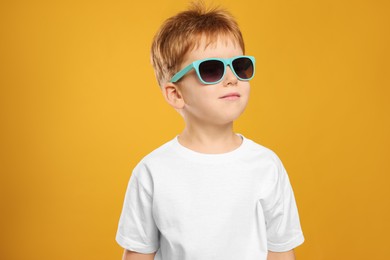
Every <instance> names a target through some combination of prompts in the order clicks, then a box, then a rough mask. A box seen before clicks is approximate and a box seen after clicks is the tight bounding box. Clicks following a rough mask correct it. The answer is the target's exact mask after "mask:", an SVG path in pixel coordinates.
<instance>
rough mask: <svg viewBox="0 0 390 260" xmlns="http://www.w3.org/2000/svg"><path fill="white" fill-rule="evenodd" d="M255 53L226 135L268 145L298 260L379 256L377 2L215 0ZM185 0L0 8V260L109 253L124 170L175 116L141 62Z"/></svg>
mask: <svg viewBox="0 0 390 260" xmlns="http://www.w3.org/2000/svg"><path fill="white" fill-rule="evenodd" d="M214 3H222V4H223V6H225V7H226V8H228V9H229V10H230V11H231V12H232V13H233V14H234V15H235V17H236V18H237V20H238V22H239V24H240V26H241V28H242V31H243V34H244V38H245V41H246V46H247V54H250V55H253V56H255V57H256V58H257V72H256V73H257V74H256V77H255V79H254V80H253V81H252V83H251V86H252V90H251V100H250V102H249V105H248V108H247V110H246V111H245V113H244V114H243V115H242V117H241V118H240V119H239V120H238V121H237V122H236V124H235V130H236V132H239V133H242V134H244V135H245V136H247V137H248V138H250V139H253V140H254V141H256V142H258V143H260V144H263V145H264V146H267V147H269V148H271V149H272V150H274V151H275V152H276V153H277V154H278V155H279V157H280V158H281V159H282V161H283V163H284V165H285V167H286V169H287V171H288V173H289V176H290V180H291V182H292V185H293V188H294V191H295V196H296V200H297V203H298V208H299V212H300V217H301V224H302V228H303V231H304V234H305V238H306V242H305V243H304V244H303V245H302V246H300V247H298V248H297V249H296V254H297V256H298V259H306V260H313V259H315V260H317V259H324V260H325V259H326V260H328V259H332V260H338V259H340V260H344V259H354V260H360V259H362V260H363V259H388V253H387V251H388V250H387V248H388V245H389V242H390V241H389V233H390V228H389V226H390V225H389V219H390V213H389V198H390V189H389V179H390V178H389V174H390V171H389V169H390V167H389V152H388V151H389V148H388V147H389V146H390V139H389V133H390V124H389V112H390V111H389V110H390V104H389V93H390V91H389V88H390V80H389V67H390V66H389V60H390V55H389V46H390V42H389V25H390V19H389V17H390V16H389V7H390V6H389V2H388V1H373V0H370V1H369V0H365V1H346V0H342V1H340V0H322V1H309V0H306V1H304V0H298V1H287V0H286V1H255V0H252V1H244V2H242V1H236V0H229V1H222V0H221V1H214ZM186 6H187V1H177V0H165V1H2V2H1V3H0V33H1V41H0V64H1V65H0V86H1V88H0V91H1V92H0V108H1V110H0V120H1V130H0V131H1V139H0V141H1V144H0V147H1V157H0V158H1V164H0V165H1V166H0V167H1V168H0V171H1V175H0V176H1V177H0V183H1V189H0V203H1V204H0V206H1V214H0V223H1V232H0V236H1V237H0V239H1V240H0V258H1V259H6V260H16V259H34V260H35V259H37V260H38V259H39V260H44V259H58V260H62V259H63V260H65V259H66V260H69V259H72V260H76V259H102V260H103V259H120V257H121V255H122V249H121V248H120V247H119V246H118V245H117V244H116V242H115V240H114V239H115V232H116V228H117V223H118V220H119V215H120V212H121V208H122V203H123V197H124V192H125V189H126V185H127V182H128V179H129V177H130V174H131V170H132V169H133V167H134V166H135V164H136V163H137V162H138V161H139V160H140V159H141V158H142V157H143V156H144V155H146V154H147V153H149V152H150V151H152V150H153V149H155V148H156V147H158V146H160V145H161V144H163V143H164V142H166V141H168V140H170V139H171V138H173V137H174V136H175V135H176V134H177V133H179V132H180V131H181V129H182V127H183V122H182V119H181V117H180V116H179V115H178V114H177V113H176V112H175V111H174V110H173V109H172V108H171V107H169V105H168V104H167V103H166V102H165V101H164V100H163V98H162V95H161V94H160V92H159V88H158V86H157V83H156V80H155V78H154V74H153V70H152V67H151V65H150V63H149V48H150V44H151V40H152V37H153V35H154V33H155V32H156V30H157V29H158V27H159V26H160V24H161V23H162V21H163V20H165V19H166V18H167V17H169V16H171V15H173V14H175V13H176V12H178V11H181V10H183V9H185V8H186Z"/></svg>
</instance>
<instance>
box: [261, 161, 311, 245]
mask: <svg viewBox="0 0 390 260" xmlns="http://www.w3.org/2000/svg"><path fill="white" fill-rule="evenodd" d="M274 169H275V174H274V180H273V181H272V182H271V184H270V185H269V186H268V189H267V192H266V196H265V198H263V210H264V217H265V221H266V228H267V245H268V250H269V251H272V252H285V251H289V250H291V249H293V248H295V247H297V246H299V245H301V244H302V243H303V242H304V236H303V232H302V229H301V225H300V220H299V214H298V209H297V205H296V201H295V197H294V192H293V189H292V187H291V184H290V180H289V177H288V175H287V172H286V170H285V168H284V166H283V164H282V162H281V161H280V160H279V158H278V157H277V156H276V155H275V167H274Z"/></svg>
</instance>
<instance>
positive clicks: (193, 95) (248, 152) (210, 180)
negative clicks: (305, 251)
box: [116, 4, 304, 260]
mask: <svg viewBox="0 0 390 260" xmlns="http://www.w3.org/2000/svg"><path fill="white" fill-rule="evenodd" d="M244 51H245V49H244V42H243V39H242V35H241V32H240V30H239V28H238V25H237V23H236V22H235V21H234V19H233V17H232V16H231V15H230V14H229V13H228V12H226V11H224V10H221V9H214V10H206V9H205V8H204V7H203V5H201V4H198V5H194V6H193V7H192V8H191V9H190V10H188V11H184V12H181V13H179V14H177V15H176V16H174V17H171V18H169V19H168V20H167V21H166V22H165V23H164V24H163V25H162V27H161V29H160V30H159V32H158V33H157V34H156V36H155V38H154V40H153V44H152V51H151V52H152V54H151V58H152V64H153V67H154V69H155V73H156V77H157V80H158V82H159V85H160V87H161V90H162V93H163V96H164V97H165V99H166V101H167V102H168V103H169V104H170V105H171V106H172V107H173V108H175V109H176V110H177V111H178V112H179V113H180V115H182V116H183V118H184V121H185V128H184V130H183V131H182V133H181V134H180V135H177V136H176V137H175V138H173V139H172V140H171V141H169V142H167V143H165V144H164V145H162V146H160V147H159V148H157V149H156V150H154V151H153V152H151V153H150V154H148V155H147V156H145V157H144V158H143V159H142V160H141V161H140V162H139V163H138V164H137V166H136V167H135V168H134V170H133V173H132V176H131V178H130V181H129V184H128V188H127V192H126V196H125V201H124V205H123V210H122V214H121V217H120V220H119V225H118V231H117V236H116V240H117V242H118V243H119V244H120V245H121V246H122V247H124V248H125V252H124V255H123V259H126V260H142V259H143V260H147V259H149V260H152V259H156V260H266V259H268V260H271V259H286V260H290V259H295V256H294V251H293V249H294V248H295V247H297V246H298V245H300V244H302V243H303V241H304V237H303V233H302V230H301V226H300V222H299V216H298V210H297V207H296V203H295V199H294V194H293V190H292V188H291V185H290V182H289V178H288V175H287V173H286V171H285V169H284V167H283V165H282V163H281V161H280V160H279V158H278V157H277V155H276V154H275V153H274V152H272V151H271V150H269V149H267V148H265V147H263V146H261V145H259V144H256V143H255V142H253V141H251V140H250V139H247V138H246V137H244V136H243V135H241V134H237V133H234V132H233V121H234V120H235V119H237V118H238V117H239V116H240V114H241V113H242V112H243V111H244V109H245V107H246V105H247V102H248V98H249V90H250V87H249V80H250V79H252V78H253V76H254V70H255V60H254V58H253V57H251V56H244Z"/></svg>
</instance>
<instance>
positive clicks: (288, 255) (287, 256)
mask: <svg viewBox="0 0 390 260" xmlns="http://www.w3.org/2000/svg"><path fill="white" fill-rule="evenodd" d="M267 260H295V254H294V249H292V250H290V251H287V252H271V251H268V257H267Z"/></svg>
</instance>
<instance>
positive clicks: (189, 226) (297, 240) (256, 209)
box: [116, 134, 304, 260]
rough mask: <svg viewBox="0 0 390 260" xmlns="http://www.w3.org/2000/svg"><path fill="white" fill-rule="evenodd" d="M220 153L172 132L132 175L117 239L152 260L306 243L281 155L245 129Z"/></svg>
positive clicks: (262, 259)
mask: <svg viewBox="0 0 390 260" xmlns="http://www.w3.org/2000/svg"><path fill="white" fill-rule="evenodd" d="M238 135H239V136H241V138H242V139H243V142H242V144H241V145H240V146H239V147H238V148H237V149H235V150H233V151H230V152H227V153H222V154H204V153H199V152H195V151H193V150H190V149H188V148H186V147H184V146H183V145H181V144H180V143H179V141H178V137H177V136H176V137H175V138H174V139H172V140H171V141H169V142H167V143H165V144H164V145H162V146H160V147H159V148H157V149H156V150H154V151H153V152H151V153H150V154H148V155H147V156H145V157H144V158H143V159H142V160H141V161H140V162H139V163H138V164H137V166H136V167H135V168H134V170H133V173H132V175H131V178H130V181H129V184H128V187H127V191H126V195H125V200H124V205H123V210H122V214H121V217H120V220H119V225H118V231H117V234H116V241H117V242H118V243H119V245H120V246H122V247H123V248H126V249H128V250H131V251H136V252H139V253H145V254H146V253H153V252H156V251H157V254H156V256H155V258H154V259H155V260H211V259H212V260H237V259H239V260H266V259H267V252H268V250H270V251H274V252H283V251H288V250H291V249H293V248H295V247H297V246H298V245H300V244H302V243H303V241H304V236H303V233H302V230H301V225H300V221H299V215H298V210H297V206H296V202H295V198H294V193H293V190H292V188H291V185H290V181H289V178H288V175H287V173H286V170H285V169H284V167H283V164H282V162H281V161H280V160H279V158H278V156H277V155H276V154H275V153H274V152H273V151H271V150H270V149H268V148H266V147H264V146H261V145H259V144H257V143H255V142H253V141H252V140H250V139H247V138H245V137H244V136H243V135H241V134H238Z"/></svg>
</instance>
